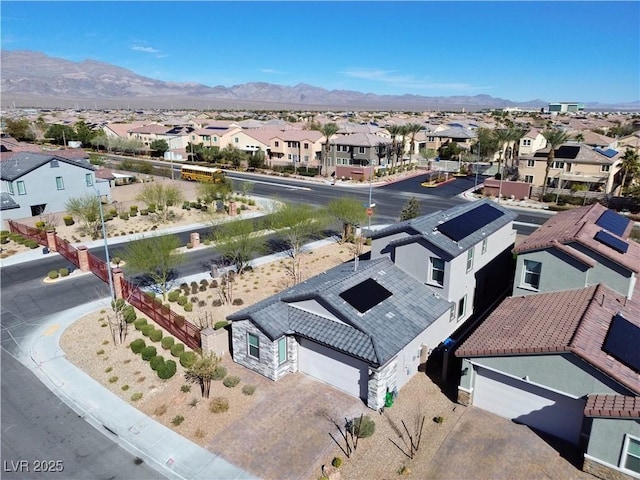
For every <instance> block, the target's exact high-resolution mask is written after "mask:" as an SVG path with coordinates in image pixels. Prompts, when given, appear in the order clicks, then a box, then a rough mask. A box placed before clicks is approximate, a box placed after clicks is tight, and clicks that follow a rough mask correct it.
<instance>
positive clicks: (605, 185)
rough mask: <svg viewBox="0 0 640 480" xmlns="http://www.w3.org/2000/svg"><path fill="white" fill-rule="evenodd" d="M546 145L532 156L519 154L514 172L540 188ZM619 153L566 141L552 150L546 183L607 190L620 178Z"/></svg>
mask: <svg viewBox="0 0 640 480" xmlns="http://www.w3.org/2000/svg"><path fill="white" fill-rule="evenodd" d="M548 153H549V147H545V148H542V149H540V150H537V151H536V152H534V153H533V155H531V154H530V155H520V161H519V167H518V174H519V176H520V178H522V179H523V180H524V181H525V182H527V183H531V184H533V185H534V186H535V187H542V182H543V181H544V176H545V169H546V167H547V156H548ZM621 158H622V154H621V153H620V152H618V151H617V150H614V149H611V148H608V149H602V148H600V147H590V146H588V145H585V144H583V143H577V142H568V143H565V144H563V145H561V146H560V147H558V148H556V150H555V159H554V161H553V164H552V165H551V169H550V170H549V176H548V178H547V186H548V187H550V188H561V189H567V192H569V191H570V189H571V188H572V187H574V186H576V185H581V186H586V187H587V188H588V189H589V190H590V191H594V192H603V193H608V192H611V191H612V190H613V189H614V188H615V186H616V185H617V184H619V182H620V181H621V175H619V173H620V168H621V167H620V165H621V161H620V160H621Z"/></svg>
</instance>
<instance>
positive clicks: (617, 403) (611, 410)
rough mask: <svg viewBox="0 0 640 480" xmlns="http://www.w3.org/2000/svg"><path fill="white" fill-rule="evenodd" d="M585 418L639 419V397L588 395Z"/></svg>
mask: <svg viewBox="0 0 640 480" xmlns="http://www.w3.org/2000/svg"><path fill="white" fill-rule="evenodd" d="M584 415H585V416H586V417H617V418H640V397H632V396H629V395H589V398H588V399H587V404H586V405H585V407H584Z"/></svg>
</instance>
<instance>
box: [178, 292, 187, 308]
mask: <svg viewBox="0 0 640 480" xmlns="http://www.w3.org/2000/svg"><path fill="white" fill-rule="evenodd" d="M188 301H189V299H188V298H187V297H185V296H184V295H180V296H179V297H178V305H180V306H181V307H184V306H185V305H186V304H187V302H188Z"/></svg>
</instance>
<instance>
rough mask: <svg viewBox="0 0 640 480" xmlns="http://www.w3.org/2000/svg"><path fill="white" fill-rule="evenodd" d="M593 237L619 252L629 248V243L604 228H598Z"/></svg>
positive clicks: (625, 251)
mask: <svg viewBox="0 0 640 480" xmlns="http://www.w3.org/2000/svg"><path fill="white" fill-rule="evenodd" d="M593 238H595V239H596V240H597V241H598V242H600V243H602V244H603V245H606V246H607V247H609V248H613V249H614V250H616V251H618V252H620V253H627V249H628V248H629V244H628V243H627V242H625V241H624V240H622V239H621V238H618V237H616V236H615V235H611V234H610V233H609V232H607V231H605V230H600V231H599V232H598V233H596V235H595V237H593Z"/></svg>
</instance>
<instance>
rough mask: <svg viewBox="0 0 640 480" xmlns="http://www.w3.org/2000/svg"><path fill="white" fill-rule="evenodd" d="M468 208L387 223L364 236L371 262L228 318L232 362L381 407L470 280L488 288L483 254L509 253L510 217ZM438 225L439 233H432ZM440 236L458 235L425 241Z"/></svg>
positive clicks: (458, 320)
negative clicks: (307, 380)
mask: <svg viewBox="0 0 640 480" xmlns="http://www.w3.org/2000/svg"><path fill="white" fill-rule="evenodd" d="M471 205H477V209H474V208H472V207H471V206H468V205H465V206H464V208H460V207H456V208H454V209H451V210H450V211H447V212H438V215H437V216H426V217H425V218H424V219H422V220H421V219H414V220H412V221H410V222H413V223H409V222H402V226H401V227H400V228H398V229H393V228H392V227H389V228H388V229H385V230H383V231H382V232H384V233H382V234H381V235H379V236H376V238H375V239H374V240H373V243H372V255H371V260H363V261H358V262H349V263H345V264H342V265H339V266H337V267H335V268H333V269H331V270H329V271H327V272H325V273H322V274H320V275H318V276H316V277H313V278H311V279H309V280H307V281H305V282H303V283H300V284H298V285H295V286H294V287H292V288H290V289H288V290H285V291H283V292H281V293H279V294H277V295H274V296H272V297H270V298H268V299H265V300H263V301H262V302H259V303H257V304H255V305H252V306H250V307H247V308H245V309H243V310H242V311H240V312H237V313H234V314H232V315H230V316H229V317H227V318H228V320H230V321H231V322H232V324H231V330H232V338H233V340H232V342H233V359H234V361H235V362H238V363H240V364H241V365H244V366H245V367H247V368H250V369H252V370H254V371H257V372H259V373H261V374H262V375H264V376H266V377H268V378H270V379H272V380H278V379H279V378H281V377H282V376H284V375H287V374H289V373H292V372H302V373H304V374H306V375H310V376H311V377H314V378H316V379H318V380H320V381H323V382H325V383H327V384H330V385H332V386H334V387H336V388H338V389H341V390H343V391H345V392H347V393H349V394H351V395H353V396H356V397H359V398H361V399H363V401H364V402H365V403H366V404H367V405H368V406H369V407H371V408H373V409H378V408H380V407H382V406H383V405H384V402H385V397H386V395H387V393H388V392H397V391H399V390H400V389H401V388H402V386H403V385H405V384H406V383H407V382H408V381H409V380H410V379H411V378H412V377H413V375H415V374H416V373H417V371H418V367H419V366H420V364H422V363H424V362H425V361H426V359H427V356H428V355H429V354H430V353H431V351H432V350H433V349H435V348H436V347H438V345H440V344H441V343H442V342H443V341H444V340H445V339H446V338H448V337H449V336H450V335H451V334H452V333H453V332H454V331H456V330H457V329H458V328H459V327H460V326H461V324H462V323H463V322H464V320H466V319H467V318H469V316H470V315H471V313H472V311H473V305H472V304H473V302H474V298H476V295H475V293H474V292H473V291H472V288H473V286H474V285H476V283H477V282H476V281H477V280H478V276H480V277H482V280H481V281H480V282H479V283H481V284H482V285H483V287H484V286H488V285H489V284H491V281H485V278H488V277H491V275H490V274H485V273H484V272H489V271H492V270H491V269H490V268H489V267H488V265H489V264H490V263H491V261H492V259H493V260H498V261H500V260H501V254H502V253H503V252H506V254H507V257H508V258H510V250H511V248H512V246H513V241H514V239H515V232H514V231H513V229H512V223H513V219H514V218H515V216H514V215H513V214H511V213H510V212H508V211H506V210H504V209H502V207H500V206H497V205H496V208H495V209H494V207H492V206H491V205H490V204H489V203H488V202H486V201H483V202H476V203H473V204H471ZM447 213H449V215H448V218H449V220H454V221H452V222H450V223H449V224H446V222H445V221H443V219H445V217H446V216H447ZM465 214H467V215H471V216H473V217H475V218H476V220H470V218H469V216H465ZM421 218H422V217H421ZM455 219H457V220H455ZM469 224H472V225H473V226H472V227H469ZM437 226H440V227H441V228H442V232H438V233H434V232H433V228H435V227H437ZM444 232H446V233H447V235H450V236H452V237H455V238H457V240H452V239H451V238H449V239H448V240H444V239H440V238H437V239H432V238H430V237H431V236H432V235H435V236H444V235H445V233H444ZM484 240H486V242H485V241H484ZM470 250H472V251H473V253H472V254H469V253H468V252H469V251H470ZM476 255H477V258H476ZM436 256H437V258H440V259H442V263H441V264H438V265H439V266H436V262H435V261H434V260H433V259H434V258H435V257H436ZM452 263H455V265H451V264H452ZM416 265H421V266H422V267H423V268H422V269H420V268H415V266H416ZM480 272H483V273H480ZM493 272H494V273H496V272H495V271H493ZM504 277H505V275H504V274H503V275H502V278H504ZM509 277H510V275H506V278H509ZM491 278H493V280H498V278H497V277H496V278H494V277H491ZM457 283H460V285H455V286H454V284H457ZM450 297H451V298H450ZM453 297H455V299H453Z"/></svg>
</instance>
